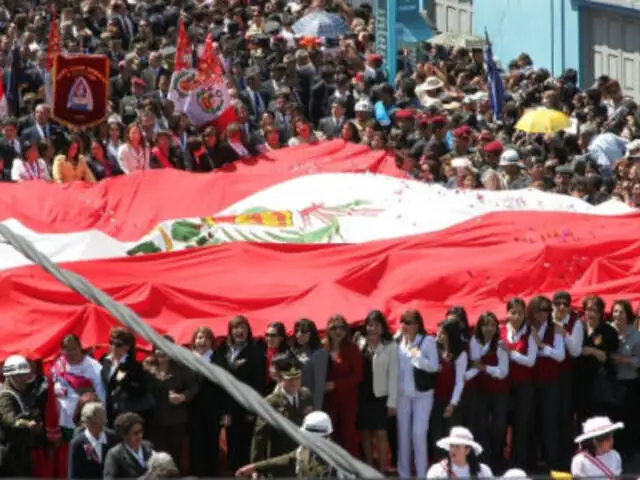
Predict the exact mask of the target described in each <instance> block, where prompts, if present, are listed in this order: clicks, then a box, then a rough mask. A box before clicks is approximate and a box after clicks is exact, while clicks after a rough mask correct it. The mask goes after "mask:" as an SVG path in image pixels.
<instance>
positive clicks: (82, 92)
mask: <svg viewBox="0 0 640 480" xmlns="http://www.w3.org/2000/svg"><path fill="white" fill-rule="evenodd" d="M67 108H68V109H69V110H76V111H81V112H93V93H92V92H91V87H90V86H89V82H87V79H86V78H84V77H78V78H77V79H76V81H75V82H74V83H73V86H72V87H71V90H69V98H68V99H67Z"/></svg>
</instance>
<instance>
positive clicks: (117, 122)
mask: <svg viewBox="0 0 640 480" xmlns="http://www.w3.org/2000/svg"><path fill="white" fill-rule="evenodd" d="M107 124H108V125H109V134H108V137H107V140H106V149H107V154H108V155H111V156H112V157H113V158H118V150H119V149H120V147H121V146H122V144H123V142H122V120H121V119H120V116H119V115H111V116H110V117H109V119H108V120H107Z"/></svg>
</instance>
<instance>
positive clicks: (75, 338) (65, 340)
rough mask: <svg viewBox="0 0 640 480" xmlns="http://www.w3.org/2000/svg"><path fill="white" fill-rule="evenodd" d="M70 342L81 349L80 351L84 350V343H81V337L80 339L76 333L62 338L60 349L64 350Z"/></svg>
mask: <svg viewBox="0 0 640 480" xmlns="http://www.w3.org/2000/svg"><path fill="white" fill-rule="evenodd" d="M69 342H75V343H76V344H77V345H78V346H79V347H80V350H82V342H81V341H80V337H78V336H77V335H76V334H75V333H69V334H67V335H65V336H64V337H62V341H61V342H60V348H64V347H65V345H66V344H68V343H69Z"/></svg>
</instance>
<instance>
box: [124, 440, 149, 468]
mask: <svg viewBox="0 0 640 480" xmlns="http://www.w3.org/2000/svg"><path fill="white" fill-rule="evenodd" d="M124 448H126V449H127V451H128V452H129V453H130V454H131V455H133V458H135V459H136V461H137V462H138V463H139V464H140V466H141V467H146V466H147V462H146V460H145V459H144V450H143V449H142V446H140V447H138V451H137V452H136V451H135V450H133V449H132V448H131V447H130V446H129V445H125V446H124Z"/></svg>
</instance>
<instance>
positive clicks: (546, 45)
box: [473, 0, 580, 75]
mask: <svg viewBox="0 0 640 480" xmlns="http://www.w3.org/2000/svg"><path fill="white" fill-rule="evenodd" d="M473 6H474V17H473V30H474V33H475V34H476V35H484V29H485V27H486V28H487V30H488V32H489V37H490V38H491V41H492V43H493V52H494V55H495V56H497V57H498V58H499V59H500V61H501V62H502V64H503V66H504V67H505V68H506V66H507V64H508V62H510V61H511V60H513V59H514V58H516V57H517V56H518V55H520V54H521V53H523V52H526V53H528V54H529V55H530V56H531V58H533V61H534V64H535V66H536V67H545V68H548V69H549V70H551V72H552V73H553V74H556V75H557V74H559V73H560V72H562V70H564V69H565V68H576V69H579V68H580V49H579V45H580V41H579V39H580V8H579V7H578V6H577V5H576V3H574V2H573V1H571V0H474V2H473Z"/></svg>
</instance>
